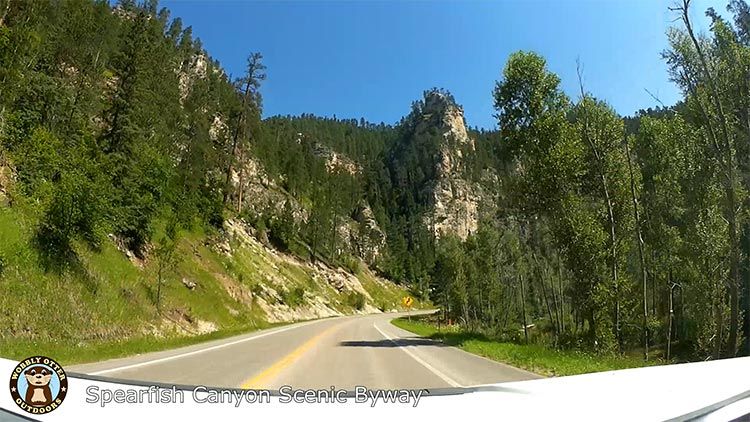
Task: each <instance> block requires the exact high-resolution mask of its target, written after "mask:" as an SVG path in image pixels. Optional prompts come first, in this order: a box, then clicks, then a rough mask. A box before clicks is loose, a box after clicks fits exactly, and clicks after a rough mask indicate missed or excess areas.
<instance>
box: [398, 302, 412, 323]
mask: <svg viewBox="0 0 750 422" xmlns="http://www.w3.org/2000/svg"><path fill="white" fill-rule="evenodd" d="M401 303H402V304H403V305H404V306H405V307H406V317H407V318H409V321H411V313H410V311H411V305H412V304H413V303H414V298H413V297H411V296H404V298H403V299H401Z"/></svg>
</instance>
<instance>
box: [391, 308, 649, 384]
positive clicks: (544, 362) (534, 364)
mask: <svg viewBox="0 0 750 422" xmlns="http://www.w3.org/2000/svg"><path fill="white" fill-rule="evenodd" d="M392 324H393V325H395V326H397V327H399V328H403V329H404V330H407V331H411V332H412V333H414V334H417V335H420V336H422V337H427V338H431V339H435V340H440V341H442V342H443V343H445V344H447V345H450V346H455V347H458V348H460V349H463V350H465V351H467V352H469V353H473V354H476V355H479V356H484V357H486V358H489V359H492V360H495V361H498V362H503V363H507V364H509V365H512V366H516V367H518V368H522V369H525V370H527V371H531V372H535V373H537V374H540V375H545V376H564V375H577V374H585V373H590V372H601V371H610V370H615V369H626V368H635V367H641V366H647V365H657V364H660V363H661V362H659V361H649V362H644V361H643V360H642V359H641V358H638V357H631V356H615V355H600V354H590V353H584V352H579V351H560V350H553V349H550V348H548V347H545V346H542V345H537V344H528V345H525V344H515V343H507V342H500V341H494V340H491V339H489V338H487V337H486V336H484V335H482V334H475V333H466V332H461V331H459V330H458V329H457V328H455V327H445V326H442V327H441V328H440V330H438V327H437V326H436V325H434V324H432V323H429V322H426V321H421V320H418V319H412V320H411V321H410V320H408V319H403V318H399V319H395V320H393V321H392Z"/></svg>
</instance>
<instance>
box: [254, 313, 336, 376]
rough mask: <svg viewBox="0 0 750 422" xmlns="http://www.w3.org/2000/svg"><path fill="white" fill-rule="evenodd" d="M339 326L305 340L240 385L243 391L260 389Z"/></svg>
mask: <svg viewBox="0 0 750 422" xmlns="http://www.w3.org/2000/svg"><path fill="white" fill-rule="evenodd" d="M340 325H341V324H336V325H334V326H332V327H329V328H327V329H326V330H324V331H323V332H321V333H318V334H317V335H316V336H314V337H313V338H311V339H310V340H307V341H306V342H305V343H304V344H302V345H301V346H300V347H298V348H296V349H294V350H293V351H292V352H291V353H289V354H288V355H286V356H284V357H283V358H281V359H280V360H278V361H277V362H276V363H274V364H273V365H271V366H269V367H268V368H266V369H265V370H264V371H263V372H261V373H259V374H257V375H255V376H254V377H252V378H249V379H247V380H245V382H243V383H242V386H241V387H242V388H245V389H260V388H262V387H263V386H264V385H265V384H266V383H267V382H268V381H269V380H270V379H271V378H273V377H274V376H276V375H278V373H279V372H281V371H283V370H284V369H286V368H288V367H289V366H291V365H292V364H293V363H294V362H296V361H297V360H298V359H299V358H300V357H302V355H304V354H305V353H306V352H307V351H308V350H310V349H312V348H313V346H315V345H316V344H317V343H318V342H319V341H320V340H321V339H322V338H323V337H325V336H326V335H327V334H329V333H331V332H333V331H334V330H335V329H338V328H339V327H340Z"/></svg>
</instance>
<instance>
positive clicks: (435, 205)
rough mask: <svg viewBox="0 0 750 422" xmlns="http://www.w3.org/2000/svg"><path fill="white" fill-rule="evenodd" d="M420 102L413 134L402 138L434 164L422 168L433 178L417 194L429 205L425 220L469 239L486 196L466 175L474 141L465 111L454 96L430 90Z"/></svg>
mask: <svg viewBox="0 0 750 422" xmlns="http://www.w3.org/2000/svg"><path fill="white" fill-rule="evenodd" d="M420 105H421V107H418V108H416V109H415V110H414V111H412V115H411V116H410V118H411V119H413V121H414V124H413V129H412V133H411V136H410V137H409V138H407V139H405V140H402V142H411V143H413V144H416V145H411V146H410V147H411V148H417V149H419V150H420V151H422V152H420V153H417V155H418V156H420V157H424V156H425V155H431V157H429V159H431V163H429V164H428V165H431V166H432V168H428V169H424V170H423V172H424V173H427V174H429V175H430V178H429V180H427V181H426V182H425V183H424V185H423V186H421V187H420V195H419V197H420V200H421V201H422V202H423V205H425V206H426V211H425V213H424V217H423V221H424V223H425V224H426V225H427V227H428V228H429V229H430V231H431V232H432V233H434V235H435V236H436V237H440V236H444V235H448V234H450V235H455V236H457V237H459V238H461V239H463V240H465V239H466V238H467V237H468V236H469V235H470V234H472V233H474V232H476V231H477V228H478V225H479V213H480V212H479V208H480V207H479V204H480V201H481V199H482V197H481V195H480V193H479V189H478V187H477V186H476V184H475V183H473V182H472V181H470V180H469V179H468V176H467V174H468V169H467V167H468V164H469V162H468V160H469V158H470V156H471V155H473V154H474V153H475V150H476V146H475V142H474V139H472V138H470V137H469V135H468V132H467V130H466V123H465V121H464V113H463V109H462V108H461V107H460V106H459V105H457V104H456V103H455V102H454V100H453V98H452V97H451V96H450V94H447V93H445V92H442V91H439V90H432V91H428V92H427V93H426V94H425V98H424V100H423V101H422V103H421V104H420ZM425 151H426V152H425ZM396 159H397V160H398V159H399V158H398V157H396ZM425 170H426V171H425Z"/></svg>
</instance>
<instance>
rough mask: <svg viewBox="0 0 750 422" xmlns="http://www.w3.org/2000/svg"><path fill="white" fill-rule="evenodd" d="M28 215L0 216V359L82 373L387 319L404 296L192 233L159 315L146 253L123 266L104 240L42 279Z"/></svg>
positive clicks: (244, 240) (184, 237) (386, 285)
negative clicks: (106, 361)
mask: <svg viewBox="0 0 750 422" xmlns="http://www.w3.org/2000/svg"><path fill="white" fill-rule="evenodd" d="M29 214H30V213H24V212H21V211H20V210H19V208H18V207H13V208H10V207H2V206H0V239H2V242H0V263H1V264H0V268H1V273H0V306H1V307H2V309H3V310H4V311H3V312H2V313H0V356H2V357H6V358H23V357H25V356H28V355H32V354H44V355H49V356H52V357H55V358H57V359H59V360H61V361H62V362H63V363H67V364H70V363H77V362H85V361H91V360H95V359H102V358H109V357H115V356H122V355H128V354H133V353H141V352H145V351H151V350H157V349H162V348H168V347H173V346H178V345H184V344H188V343H192V342H198V341H203V340H208V339H212V338H218V337H223V336H228V335H232V334H237V333H240V332H244V331H249V330H254V329H260V328H265V327H268V326H270V325H272V324H276V323H283V322H287V321H293V320H300V319H310V318H316V317H325V316H331V315H336V314H348V313H354V312H367V311H377V310H378V308H380V309H385V310H391V309H397V308H398V306H399V302H400V299H401V297H403V295H405V294H406V292H405V291H404V290H403V289H402V288H400V287H398V286H396V285H394V284H392V283H390V282H387V281H385V280H382V279H379V278H377V277H376V276H374V275H373V274H371V273H370V272H369V270H367V269H363V270H361V271H360V272H359V273H358V274H356V275H352V274H346V273H344V271H343V270H341V269H332V268H327V267H323V266H322V265H317V266H314V265H311V264H309V263H305V262H301V261H297V260H295V259H293V258H291V257H289V256H286V255H283V254H280V253H278V252H276V251H274V250H271V249H268V248H266V247H265V246H263V245H262V244H260V243H259V242H257V241H256V240H255V239H254V238H252V237H250V236H249V235H247V234H246V233H242V232H240V233H234V235H232V236H228V235H224V236H222V235H221V233H204V232H202V231H200V230H194V231H189V232H182V233H181V234H180V237H179V239H180V240H179V242H178V244H177V253H176V255H177V256H178V257H179V259H178V261H177V263H176V265H175V266H174V267H173V269H169V270H168V271H166V272H165V277H164V280H165V281H164V283H163V285H162V293H161V295H162V296H161V297H162V299H161V300H162V304H161V312H160V313H159V312H158V311H157V307H156V295H157V281H156V280H157V276H156V274H157V264H156V259H154V258H153V254H152V253H151V254H147V256H146V257H145V258H144V259H137V258H135V257H134V256H132V254H131V255H130V256H128V254H126V252H123V251H122V250H120V249H118V247H117V246H116V242H115V241H114V240H113V239H111V238H109V239H107V240H106V241H105V242H104V243H103V244H102V245H101V247H100V249H99V250H92V249H91V248H90V247H88V246H85V245H84V244H82V243H77V244H75V245H74V248H73V249H74V252H75V256H74V257H71V259H70V260H69V262H68V263H67V264H66V265H65V266H63V267H62V269H56V270H51V271H45V269H44V262H43V261H42V259H41V258H40V256H41V255H40V253H39V250H38V249H37V248H36V247H35V246H34V243H33V233H34V227H35V224H36V223H35V221H34V218H33V217H31V216H30V215H29ZM217 245H222V246H221V247H217ZM342 273H344V275H342ZM334 276H335V277H339V278H342V279H343V280H344V281H345V282H346V286H345V288H344V289H342V290H341V291H339V290H337V289H336V288H334V287H333V286H332V284H331V283H330V282H329V281H328V279H329V278H330V277H334ZM193 283H194V287H193V288H190V287H189V286H193ZM358 284H359V286H358ZM360 286H361V287H360ZM357 289H361V291H358V290H357Z"/></svg>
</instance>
